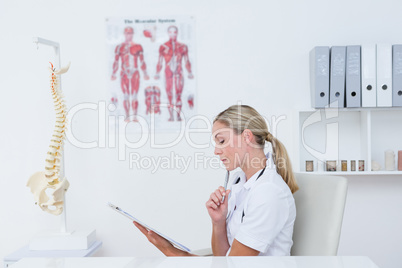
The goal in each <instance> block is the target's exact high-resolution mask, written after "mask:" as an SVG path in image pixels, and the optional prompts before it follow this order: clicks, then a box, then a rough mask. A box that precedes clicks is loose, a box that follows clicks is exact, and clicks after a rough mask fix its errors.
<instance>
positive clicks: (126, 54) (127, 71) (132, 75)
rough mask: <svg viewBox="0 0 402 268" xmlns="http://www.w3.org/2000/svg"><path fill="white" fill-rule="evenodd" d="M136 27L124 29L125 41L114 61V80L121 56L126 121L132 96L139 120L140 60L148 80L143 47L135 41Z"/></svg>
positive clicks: (135, 113) (118, 48)
mask: <svg viewBox="0 0 402 268" xmlns="http://www.w3.org/2000/svg"><path fill="white" fill-rule="evenodd" d="M133 35H134V29H133V28H131V27H126V28H125V29H124V36H125V39H126V40H125V42H124V43H121V44H120V45H118V46H117V47H116V49H115V58H114V63H113V74H112V80H116V72H117V70H118V69H119V59H120V58H121V71H120V83H121V89H122V91H123V94H124V102H123V105H124V110H125V111H126V121H128V120H129V116H130V96H131V104H132V107H133V111H134V119H133V120H134V121H137V110H138V100H137V94H138V89H139V88H140V73H139V71H138V60H139V61H140V64H141V70H142V71H143V72H144V79H145V80H148V79H149V76H148V74H147V66H146V64H145V61H144V54H143V49H142V46H141V45H140V44H136V43H134V42H133V41H132V40H133ZM130 85H131V91H130Z"/></svg>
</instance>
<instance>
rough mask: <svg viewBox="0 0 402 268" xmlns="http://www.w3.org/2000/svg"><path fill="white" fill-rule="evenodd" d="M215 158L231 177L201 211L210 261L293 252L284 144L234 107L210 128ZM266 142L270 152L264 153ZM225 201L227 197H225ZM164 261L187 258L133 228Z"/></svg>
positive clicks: (291, 182) (253, 114)
mask: <svg viewBox="0 0 402 268" xmlns="http://www.w3.org/2000/svg"><path fill="white" fill-rule="evenodd" d="M212 135H213V139H214V140H215V143H216V145H215V151H214V153H215V154H216V155H218V156H219V157H220V160H221V161H222V163H223V164H224V166H225V167H226V169H227V170H228V171H233V170H235V169H237V168H239V169H240V170H239V171H237V172H236V173H234V174H232V176H231V177H232V178H233V179H232V180H231V183H230V184H229V186H228V189H224V188H223V187H222V186H221V187H219V188H218V189H217V190H215V191H214V192H213V193H212V194H211V195H210V198H209V199H208V201H207V202H206V208H207V210H208V213H209V216H210V217H211V221H212V239H211V244H212V251H213V254H214V255H215V256H225V255H228V256H287V255H290V249H291V247H292V244H293V241H292V235H293V225H294V221H295V218H296V207H295V202H294V199H293V195H292V194H293V193H294V192H296V191H297V190H298V186H297V183H296V181H295V178H294V175H293V172H292V166H291V163H290V160H289V157H288V154H287V152H286V149H285V147H284V146H283V144H282V143H281V142H280V141H279V140H278V139H276V138H275V137H274V136H273V135H272V134H271V133H270V132H269V131H268V127H267V124H266V122H265V120H264V118H263V117H262V116H261V115H260V114H259V113H258V112H257V111H256V110H255V109H254V108H252V107H250V106H247V105H233V106H231V107H229V108H228V109H226V110H224V111H223V112H221V113H220V114H218V115H217V116H216V118H215V120H214V123H213V128H212ZM266 142H268V143H270V144H271V146H272V152H269V153H268V154H264V147H265V144H266ZM225 197H227V198H225ZM134 224H135V225H136V226H137V227H138V228H139V229H140V230H141V232H142V233H144V235H146V236H147V238H148V240H149V241H150V242H151V243H153V244H154V245H155V246H156V247H157V248H158V249H159V250H161V251H162V252H163V253H164V254H165V255H166V256H191V254H189V253H187V252H184V251H181V250H179V249H177V248H175V247H174V246H173V245H171V244H170V243H169V242H168V241H167V240H165V239H164V238H162V237H160V236H158V235H157V234H155V233H154V232H152V231H148V230H147V229H145V228H144V227H143V226H141V225H139V224H138V223H134Z"/></svg>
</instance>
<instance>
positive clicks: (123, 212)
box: [108, 202, 191, 252]
mask: <svg viewBox="0 0 402 268" xmlns="http://www.w3.org/2000/svg"><path fill="white" fill-rule="evenodd" d="M108 206H109V207H110V208H111V209H113V210H114V211H116V212H118V213H120V214H121V215H123V216H125V217H127V218H129V219H130V220H132V221H135V222H138V223H139V224H141V225H142V226H144V227H145V228H146V229H148V230H151V231H152V232H154V233H156V234H158V235H160V236H162V237H163V238H165V239H166V240H168V241H169V242H170V243H171V244H172V245H173V246H175V247H176V248H178V249H181V250H184V251H187V252H191V250H190V249H189V248H188V247H186V246H184V245H183V244H180V243H179V242H176V241H175V240H173V239H172V238H170V237H168V236H166V235H164V234H162V233H161V232H159V231H157V230H155V229H154V228H152V227H150V226H148V225H146V224H145V223H143V222H142V221H140V220H139V219H137V218H135V217H134V216H132V215H130V214H129V213H127V212H126V211H124V210H122V209H121V208H120V207H118V206H115V205H113V204H112V203H110V202H109V203H108Z"/></svg>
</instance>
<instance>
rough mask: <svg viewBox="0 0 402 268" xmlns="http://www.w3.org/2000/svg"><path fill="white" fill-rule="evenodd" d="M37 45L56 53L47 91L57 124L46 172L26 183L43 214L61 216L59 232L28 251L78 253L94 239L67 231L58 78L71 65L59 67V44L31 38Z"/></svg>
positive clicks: (66, 184) (64, 114) (47, 234)
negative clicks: (42, 45)
mask: <svg viewBox="0 0 402 268" xmlns="http://www.w3.org/2000/svg"><path fill="white" fill-rule="evenodd" d="M34 43H36V44H37V45H38V46H39V44H44V45H48V46H52V47H54V49H55V54H56V66H57V67H54V66H53V64H51V67H50V90H51V93H52V97H53V102H54V108H55V112H56V125H55V130H54V132H53V135H52V138H51V141H50V146H49V150H48V152H47V156H46V164H45V170H44V171H39V172H36V173H35V174H33V175H32V176H31V178H30V179H29V180H28V183H27V186H28V187H29V188H30V189H31V192H32V193H33V195H34V199H35V204H37V205H38V206H39V207H40V208H41V209H42V210H43V211H45V212H48V213H50V214H53V215H60V217H61V228H60V231H59V232H57V231H54V232H45V233H42V234H39V235H37V236H36V237H34V238H33V239H32V240H31V242H30V244H29V249H30V250H80V249H88V248H89V247H90V246H91V245H92V244H93V243H94V242H95V239H96V231H95V230H91V231H72V232H67V227H66V222H67V220H66V210H65V196H64V194H65V193H66V191H67V189H68V187H69V185H70V184H69V182H68V181H67V179H66V178H64V161H63V156H62V150H63V142H64V139H65V135H66V125H67V109H66V106H65V104H64V100H63V96H62V94H61V83H60V75H61V74H63V73H65V72H67V71H68V69H69V67H70V65H68V66H66V67H64V68H60V45H59V43H56V42H53V41H49V40H46V39H42V38H37V37H36V38H34Z"/></svg>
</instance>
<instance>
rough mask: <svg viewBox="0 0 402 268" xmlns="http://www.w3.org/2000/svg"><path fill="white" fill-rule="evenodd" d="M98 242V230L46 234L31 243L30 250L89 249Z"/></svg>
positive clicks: (39, 235) (35, 238)
mask: <svg viewBox="0 0 402 268" xmlns="http://www.w3.org/2000/svg"><path fill="white" fill-rule="evenodd" d="M95 240H96V230H91V231H73V232H68V233H60V232H44V233H41V234H38V235H37V236H35V237H34V238H33V239H32V240H31V241H30V243H29V249H30V250H77V249H88V248H89V247H90V246H91V245H92V244H93V243H94V242H95Z"/></svg>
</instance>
